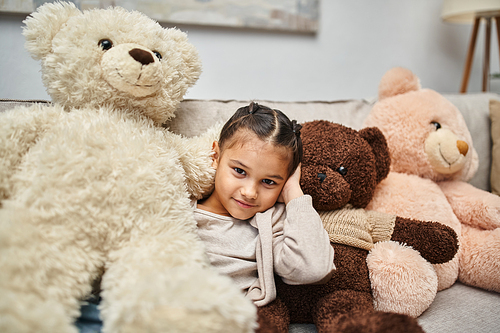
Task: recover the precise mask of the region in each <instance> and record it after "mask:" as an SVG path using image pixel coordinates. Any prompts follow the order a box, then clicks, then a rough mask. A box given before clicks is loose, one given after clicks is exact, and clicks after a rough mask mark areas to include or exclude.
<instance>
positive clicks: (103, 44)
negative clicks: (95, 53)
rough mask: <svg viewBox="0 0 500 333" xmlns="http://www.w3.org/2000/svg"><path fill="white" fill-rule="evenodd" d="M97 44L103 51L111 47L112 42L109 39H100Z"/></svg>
mask: <svg viewBox="0 0 500 333" xmlns="http://www.w3.org/2000/svg"><path fill="white" fill-rule="evenodd" d="M98 44H99V46H100V47H101V48H102V49H103V50H104V51H107V50H109V49H110V48H112V47H113V42H112V41H110V40H109V39H101V40H100V41H99V43H98Z"/></svg>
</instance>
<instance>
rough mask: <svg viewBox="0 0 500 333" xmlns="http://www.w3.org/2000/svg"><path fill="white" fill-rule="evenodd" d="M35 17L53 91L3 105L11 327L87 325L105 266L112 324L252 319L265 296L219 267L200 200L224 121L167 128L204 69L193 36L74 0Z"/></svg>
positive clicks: (209, 326)
mask: <svg viewBox="0 0 500 333" xmlns="http://www.w3.org/2000/svg"><path fill="white" fill-rule="evenodd" d="M25 23H26V27H25V30H24V34H25V36H26V39H27V48H28V50H29V51H30V52H31V53H32V55H33V57H34V58H36V59H40V60H41V62H42V75H43V81H44V84H45V85H46V87H47V90H48V92H49V94H50V95H51V97H52V98H53V102H54V104H53V105H49V106H46V105H44V106H41V105H36V106H32V107H28V108H18V109H15V110H12V111H8V112H5V113H3V114H1V115H0V178H1V181H0V196H1V197H0V199H2V201H1V205H2V206H1V209H0V267H1V269H0V295H2V297H0V331H2V332H15V333H20V332H51V333H53V332H76V328H75V327H74V326H73V325H72V322H73V320H74V318H75V317H76V316H78V314H79V306H80V300H81V299H82V298H84V297H85V296H87V295H88V294H89V292H90V291H91V283H92V281H93V280H95V279H96V278H98V277H101V275H102V283H101V287H102V297H103V302H102V303H101V305H100V308H101V313H102V318H103V321H104V332H250V331H252V330H253V329H254V327H255V312H256V310H255V307H254V306H253V304H251V302H250V301H248V300H246V299H245V298H244V297H243V295H242V294H241V292H240V291H239V290H238V288H237V287H236V286H235V285H233V283H232V282H231V280H230V279H229V278H227V277H223V276H221V275H219V274H218V273H216V272H215V271H214V270H213V269H212V268H211V267H210V265H209V263H208V261H207V258H206V256H205V253H204V248H203V245H202V242H201V241H200V240H199V238H198V236H197V233H196V223H195V221H194V219H193V215H192V208H191V207H190V198H199V197H200V196H201V195H202V194H203V193H206V192H207V191H209V190H210V187H211V184H212V177H213V171H212V169H211V168H210V164H211V158H210V148H211V142H212V141H213V140H214V138H216V135H217V133H218V128H219V127H220V126H215V127H214V128H213V129H211V130H209V131H208V132H207V133H206V134H205V135H203V136H200V137H195V138H183V137H180V136H178V135H175V134H173V133H172V132H170V131H168V129H165V128H163V127H161V124H162V123H163V122H164V121H165V120H167V119H169V118H171V117H173V116H174V112H175V109H176V107H177V104H178V103H179V101H180V100H181V99H182V96H183V95H184V93H185V92H186V89H187V88H188V87H189V86H191V85H192V84H194V83H195V82H196V80H197V78H198V76H199V74H200V70H201V69H200V62H199V59H198V56H197V52H196V50H195V48H194V47H193V46H192V45H191V44H189V43H188V42H187V38H186V35H185V34H184V33H182V32H180V31H178V30H175V29H164V28H162V27H161V26H160V25H159V24H158V23H156V22H154V21H153V20H151V19H149V18H148V17H146V16H144V15H142V14H140V13H139V12H128V11H125V10H123V9H121V8H113V9H111V8H110V9H106V10H90V11H84V12H80V11H79V10H78V9H76V8H75V7H74V5H73V4H70V3H48V4H46V5H43V6H41V7H39V9H38V10H37V12H35V13H33V14H32V15H31V16H30V17H28V18H27V20H26V21H25ZM102 40H109V41H110V42H111V43H112V46H113V47H112V48H110V49H106V48H103V47H102V45H104V44H103V43H102ZM107 45H109V44H107ZM157 54H161V59H160V57H158V56H157ZM103 272H104V274H102V273H103Z"/></svg>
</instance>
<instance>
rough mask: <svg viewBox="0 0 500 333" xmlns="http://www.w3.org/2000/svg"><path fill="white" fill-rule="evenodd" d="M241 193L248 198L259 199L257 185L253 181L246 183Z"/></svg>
mask: <svg viewBox="0 0 500 333" xmlns="http://www.w3.org/2000/svg"><path fill="white" fill-rule="evenodd" d="M241 194H242V195H243V196H244V197H245V198H248V199H257V187H256V186H255V184H253V183H248V184H245V186H243V187H242V189H241Z"/></svg>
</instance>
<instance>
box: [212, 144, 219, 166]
mask: <svg viewBox="0 0 500 333" xmlns="http://www.w3.org/2000/svg"><path fill="white" fill-rule="evenodd" d="M212 151H213V154H212V168H214V169H215V170H217V166H218V165H219V157H220V149H219V142H218V141H214V143H213V144H212Z"/></svg>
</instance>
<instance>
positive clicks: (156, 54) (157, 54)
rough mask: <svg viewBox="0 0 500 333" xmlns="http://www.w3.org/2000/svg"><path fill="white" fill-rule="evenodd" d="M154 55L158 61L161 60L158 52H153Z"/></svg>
mask: <svg viewBox="0 0 500 333" xmlns="http://www.w3.org/2000/svg"><path fill="white" fill-rule="evenodd" d="M153 53H154V55H155V56H156V57H157V58H158V60H161V53H160V52H158V51H153Z"/></svg>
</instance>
